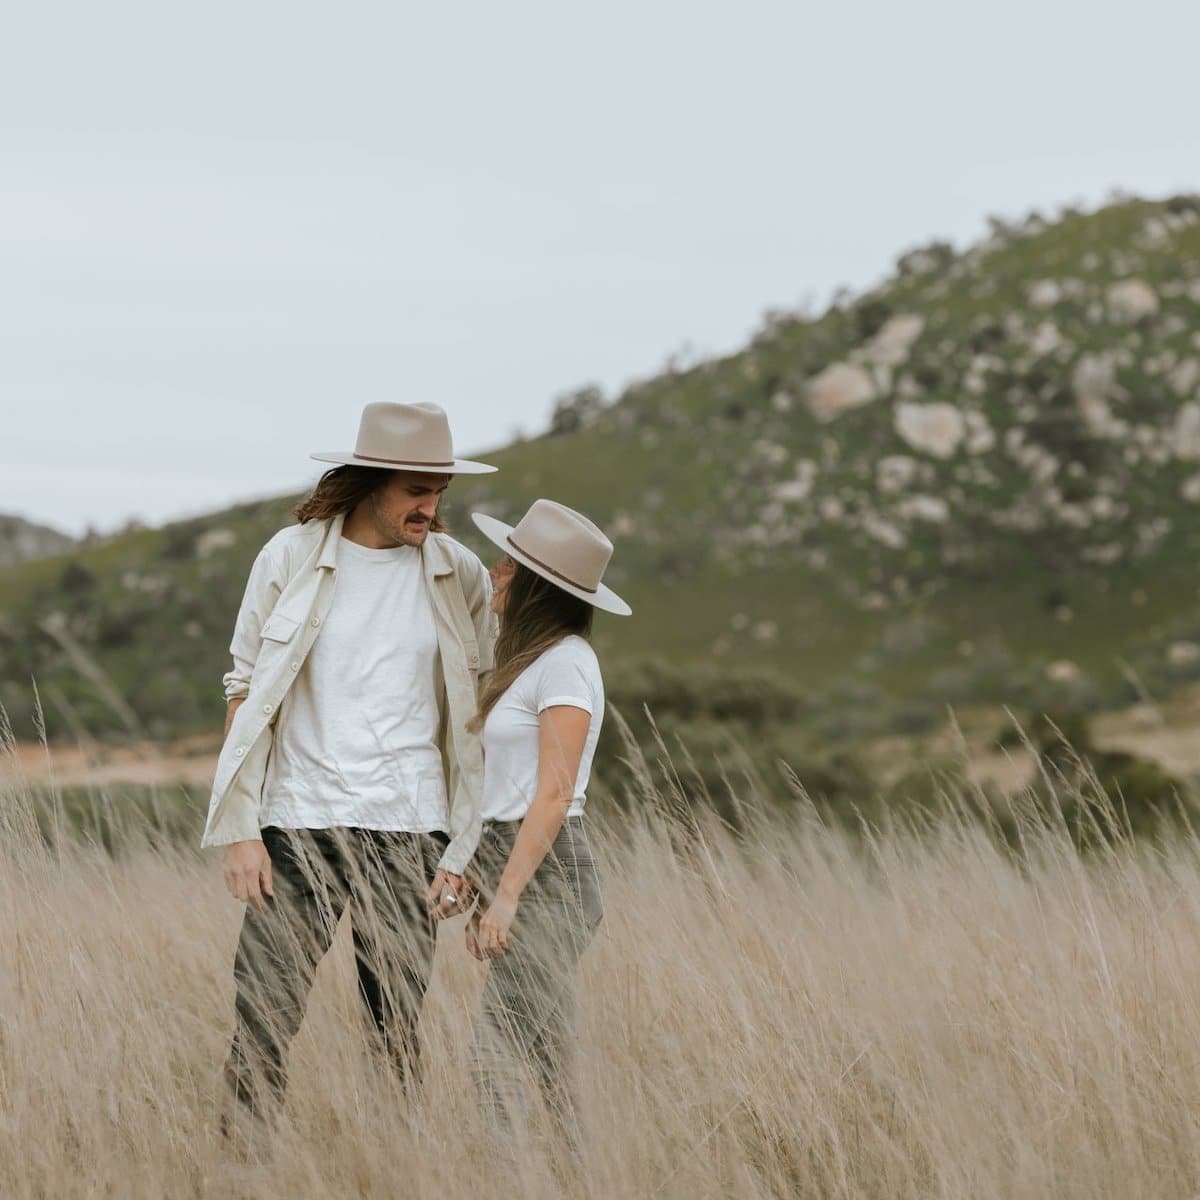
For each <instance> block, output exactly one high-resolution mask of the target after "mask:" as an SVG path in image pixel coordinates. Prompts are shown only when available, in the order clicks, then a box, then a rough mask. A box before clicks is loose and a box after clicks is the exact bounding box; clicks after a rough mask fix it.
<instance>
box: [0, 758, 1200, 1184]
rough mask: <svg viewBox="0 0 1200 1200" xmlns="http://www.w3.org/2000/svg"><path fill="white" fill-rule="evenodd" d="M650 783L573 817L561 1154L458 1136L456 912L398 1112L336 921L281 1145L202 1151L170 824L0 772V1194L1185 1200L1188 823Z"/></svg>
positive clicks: (298, 1055)
mask: <svg viewBox="0 0 1200 1200" xmlns="http://www.w3.org/2000/svg"><path fill="white" fill-rule="evenodd" d="M647 778H648V777H647V776H646V775H645V774H644V773H640V772H638V770H637V769H636V768H635V769H634V771H633V774H632V775H631V779H630V803H629V807H628V810H627V811H622V810H620V809H618V808H617V807H616V806H615V805H609V806H606V807H604V806H597V807H598V808H601V807H603V808H604V810H603V811H597V812H596V813H594V814H593V815H592V818H591V820H592V825H591V828H592V831H593V834H594V835H595V839H596V842H597V849H598V855H599V858H600V863H601V870H602V874H603V876H604V880H605V886H606V898H607V917H606V920H605V922H604V924H603V926H602V928H601V932H600V934H599V936H598V937H597V940H596V941H595V942H594V943H593V945H592V947H591V948H590V950H589V951H588V953H587V955H586V957H585V960H584V968H583V976H582V981H581V994H582V1002H583V1068H584V1080H585V1102H586V1103H585V1111H584V1115H585V1119H586V1123H587V1143H586V1146H585V1160H586V1163H585V1165H586V1170H585V1171H584V1172H583V1173H582V1174H580V1175H575V1176H572V1175H570V1174H569V1173H568V1174H564V1169H563V1167H562V1165H561V1162H560V1161H559V1160H558V1159H556V1158H555V1156H554V1155H553V1154H552V1153H551V1152H550V1151H549V1150H547V1149H540V1150H539V1149H535V1150H533V1151H531V1152H530V1153H528V1154H527V1156H526V1157H525V1159H524V1160H523V1162H522V1164H521V1166H520V1167H519V1168H518V1169H517V1170H516V1171H515V1172H514V1170H513V1168H512V1167H511V1165H510V1164H508V1163H506V1162H499V1161H497V1160H495V1159H493V1158H491V1157H489V1154H488V1152H487V1151H486V1149H485V1147H486V1142H485V1140H484V1138H483V1134H482V1129H481V1125H480V1120H479V1115H478V1113H477V1110H476V1105H475V1100H474V1094H473V1091H472V1087H471V1081H470V1075H469V1072H468V1062H467V1046H468V1041H469V1036H470V1027H471V1019H472V1012H473V1008H474V1005H475V1002H476V997H477V995H478V992H479V989H480V986H481V982H482V975H483V967H482V966H480V965H479V964H477V963H476V962H474V961H473V960H472V959H471V958H469V957H468V955H467V953H466V951H465V949H464V946H463V929H462V919H461V918H460V919H457V920H454V921H450V922H448V923H447V924H446V925H445V926H444V927H443V929H442V935H441V944H440V946H439V951H438V959H437V965H436V969H435V975H434V980H433V986H432V989H431V993H430V999H429V1003H428V1005H427V1008H426V1012H425V1016H424V1018H423V1026H424V1031H425V1036H426V1047H427V1058H426V1062H427V1077H426V1085H425V1090H424V1097H423V1101H422V1103H421V1105H420V1108H419V1110H418V1111H417V1112H416V1113H415V1115H412V1116H410V1115H409V1114H408V1113H407V1112H406V1110H405V1107H404V1106H403V1104H402V1103H401V1101H400V1098H399V1097H398V1096H397V1094H396V1093H395V1092H394V1090H393V1085H392V1083H391V1081H390V1079H389V1078H388V1076H387V1075H386V1073H385V1072H384V1071H382V1070H381V1069H380V1068H379V1067H378V1066H377V1065H376V1063H375V1062H374V1061H373V1060H372V1059H371V1058H370V1057H368V1055H367V1054H366V1052H365V1049H364V1046H363V1043H362V1041H361V1034H360V1032H359V1025H358V1020H357V1009H356V1005H357V1000H356V996H355V993H354V984H353V961H352V954H351V948H350V945H349V937H348V930H347V929H346V928H345V927H343V928H342V929H340V930H339V934H338V937H337V940H336V942H335V945H334V950H333V952H332V953H331V954H330V956H329V957H328V958H327V959H326V961H325V962H324V964H323V965H322V967H321V969H320V971H319V972H318V975H317V981H316V985H315V988H314V991H313V995H312V999H311V1003H310V1006H309V1011H308V1017H307V1019H306V1021H305V1024H304V1027H303V1029H302V1030H301V1033H300V1035H299V1037H298V1038H297V1040H296V1042H295V1043H294V1046H293V1051H292V1060H291V1062H292V1072H291V1086H290V1092H289V1100H288V1106H287V1113H286V1119H285V1122H284V1125H283V1128H282V1129H281V1131H280V1135H279V1141H278V1144H277V1150H276V1155H275V1158H274V1161H273V1162H272V1163H270V1164H267V1165H263V1166H257V1167H255V1166H246V1165H237V1164H233V1163H229V1162H226V1161H224V1159H223V1154H222V1145H221V1141H220V1139H219V1137H218V1133H217V1126H216V1112H217V1108H218V1098H219V1095H220V1068H221V1064H222V1060H223V1057H224V1055H225V1051H226V1048H227V1045H228V1038H229V1035H230V1031H231V1027H232V1000H233V986H232V978H231V964H232V958H233V951H234V945H235V941H236V937H237V931H238V926H239V921H240V916H241V909H240V906H239V905H238V904H236V903H235V902H234V901H233V900H231V899H230V898H229V897H228V896H227V895H226V894H225V891H224V888H223V885H222V882H221V877H220V870H219V866H218V863H217V860H216V858H215V856H212V857H210V856H209V855H208V854H207V853H205V854H202V853H201V852H199V851H198V850H196V849H195V848H194V844H195V841H196V839H197V837H198V824H197V828H196V829H195V830H194V831H193V832H194V833H195V835H196V836H193V837H191V838H190V839H184V840H180V839H179V838H178V837H174V836H172V837H167V838H162V837H155V836H152V835H151V834H149V833H147V832H146V831H144V830H143V831H139V828H138V827H137V826H136V823H133V824H131V825H130V826H129V827H128V828H125V829H124V830H123V831H122V836H121V838H120V839H118V841H117V843H116V844H115V845H110V846H108V847H106V846H104V845H102V844H99V843H98V842H96V841H94V840H93V841H89V840H88V839H87V838H86V837H80V836H78V835H77V834H72V833H69V832H68V831H67V830H66V828H65V826H66V825H67V824H69V821H68V819H67V814H66V813H65V811H64V810H63V809H62V807H61V805H60V804H58V803H57V801H56V797H55V796H54V793H53V792H52V791H50V792H44V791H39V790H37V789H35V788H34V787H33V786H32V785H30V784H29V783H28V782H26V781H24V780H23V779H22V777H21V776H20V775H19V774H18V773H17V772H16V771H15V770H14V769H13V768H12V764H11V762H10V763H9V764H8V769H7V770H6V769H5V767H4V766H3V765H2V764H0V813H2V819H0V928H2V930H3V933H2V934H0V1196H3V1197H5V1198H6V1200H8V1198H12V1200H17V1198H19V1197H46V1196H54V1197H63V1198H67V1197H99V1196H106V1197H108V1196H111V1197H172V1198H174V1197H188V1196H222V1197H240V1196H246V1197H280V1198H282V1197H289V1198H291V1197H297V1196H302V1197H309V1196H312V1197H316V1196H327V1195H328V1196H358V1195H362V1196H369V1197H394V1196H401V1195H403V1196H420V1197H438V1198H443V1197H446V1198H448V1197H454V1198H456V1200H462V1198H464V1197H472V1196H489V1197H494V1196H521V1197H525V1196H531V1197H543V1196H544V1197H551V1196H559V1195H579V1196H591V1197H621V1198H624V1197H659V1196H661V1197H686V1198H687V1200H699V1198H701V1197H730V1196H733V1197H768V1196H770V1197H779V1196H800V1197H814V1198H816V1197H821V1198H829V1197H881V1198H882V1197H887V1198H889V1200H890V1198H896V1197H933V1196H936V1197H972V1198H984V1197H993V1196H995V1197H1040V1196H1046V1197H1050V1196H1053V1197H1058V1198H1069V1197H1080V1198H1083V1197H1087V1198H1088V1200H1095V1198H1096V1197H1144V1198H1151V1197H1172V1198H1178V1197H1187V1196H1191V1195H1193V1194H1194V1193H1195V1192H1196V1191H1197V1189H1200V841H1198V840H1197V837H1196V836H1195V835H1194V834H1193V833H1191V832H1189V831H1188V830H1187V829H1186V828H1185V829H1183V831H1181V832H1174V833H1171V834H1170V835H1164V836H1163V837H1161V838H1160V839H1157V840H1156V839H1153V838H1143V839H1140V840H1137V841H1134V840H1132V839H1130V838H1127V837H1124V836H1122V835H1121V833H1120V817H1119V814H1118V810H1119V805H1117V806H1113V807H1110V806H1107V805H1106V804H1105V803H1104V802H1103V801H1101V802H1100V803H1098V804H1097V803H1096V802H1095V801H1094V800H1090V799H1089V800H1088V804H1089V805H1090V808H1089V812H1090V813H1091V815H1092V817H1093V818H1094V820H1095V821H1096V823H1097V826H1098V827H1100V828H1104V829H1107V830H1108V836H1106V837H1096V838H1094V839H1092V842H1093V845H1092V848H1090V849H1089V850H1087V851H1086V852H1082V853H1081V852H1080V851H1079V850H1078V849H1077V848H1076V845H1077V842H1078V839H1077V837H1075V836H1074V835H1073V833H1072V831H1071V829H1070V828H1069V827H1068V826H1067V825H1066V824H1064V823H1063V822H1062V821H1060V820H1059V819H1058V818H1057V817H1056V815H1055V810H1054V806H1053V805H1052V806H1051V807H1050V809H1049V811H1048V812H1047V810H1046V809H1045V807H1044V806H1042V807H1035V806H1034V805H1033V804H1032V802H1030V803H1028V804H1026V803H1022V802H1020V801H1018V802H1015V803H1014V806H1013V810H1012V813H1011V814H1010V816H1011V821H1012V825H1011V827H1010V828H1009V831H1008V836H1006V837H1001V836H999V835H998V834H997V833H996V831H995V826H994V823H993V822H992V821H991V820H990V818H989V816H988V815H987V813H986V812H985V811H984V808H985V806H984V805H983V804H982V801H981V800H980V799H979V798H977V797H975V796H973V795H972V794H971V793H970V791H969V790H967V789H965V788H962V789H955V788H953V787H951V788H949V789H948V790H947V792H946V794H945V795H944V797H943V799H942V801H941V802H940V804H939V805H938V806H937V808H936V810H934V811H930V812H928V813H927V815H925V816H923V817H919V818H914V817H912V816H908V817H905V819H904V820H903V821H900V820H896V821H884V822H883V823H882V824H881V825H875V826H873V827H869V828H862V827H860V828H857V829H856V828H853V827H847V826H845V825H842V824H838V823H833V822H829V821H826V820H825V819H824V817H823V816H822V814H821V812H820V811H819V809H818V807H817V806H815V805H814V804H812V803H810V802H809V801H808V800H807V799H806V798H805V797H804V795H803V794H802V792H801V791H799V790H798V791H797V795H796V797H795V801H794V804H793V805H792V807H791V810H790V811H788V812H782V811H780V810H779V809H778V808H777V807H776V808H769V807H767V806H766V805H762V806H760V805H758V804H757V803H756V802H755V801H754V798H753V796H748V797H743V799H744V801H745V802H744V804H743V805H742V806H741V808H740V810H739V818H740V820H739V827H738V828H737V829H736V830H735V829H733V828H731V827H730V826H729V825H726V824H723V823H722V822H721V821H720V820H719V818H718V817H716V816H715V815H713V814H712V813H708V814H707V815H700V816H697V815H695V813H689V811H688V810H687V809H686V807H685V806H684V805H683V804H682V803H681V802H680V798H679V797H678V796H674V795H672V794H671V793H670V790H669V789H668V791H667V792H665V793H664V792H662V791H655V790H654V789H653V788H651V787H650V786H649V785H648V783H647ZM748 786H749V785H748ZM734 787H735V790H736V788H737V784H736V783H735V784H734ZM172 803H173V801H172V798H171V796H170V794H169V793H164V794H163V795H161V796H160V797H158V804H159V805H160V806H166V807H168V808H169V807H170V806H171V804H172ZM97 804H98V805H100V806H101V807H102V805H103V797H100V798H98V799H97ZM177 815H178V814H177ZM184 816H185V817H186V814H184ZM197 821H198V816H197ZM183 823H184V825H186V824H187V822H186V820H184V822H183ZM1014 830H1015V836H1014V835H1013V831H1014Z"/></svg>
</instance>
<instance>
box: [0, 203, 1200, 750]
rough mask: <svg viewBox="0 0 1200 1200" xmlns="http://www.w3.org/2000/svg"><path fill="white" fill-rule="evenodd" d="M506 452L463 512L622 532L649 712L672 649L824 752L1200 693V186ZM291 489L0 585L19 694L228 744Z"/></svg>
mask: <svg viewBox="0 0 1200 1200" xmlns="http://www.w3.org/2000/svg"><path fill="white" fill-rule="evenodd" d="M452 407H453V406H452V405H451V409H452ZM488 458H489V461H493V462H496V463H497V464H498V465H500V466H501V468H502V470H501V472H500V473H499V474H497V475H495V476H489V477H486V478H482V477H480V478H471V477H463V478H461V479H459V480H457V481H456V482H455V484H454V486H453V487H452V488H451V490H450V493H449V499H448V515H449V519H450V522H451V525H452V527H453V528H454V529H455V530H456V531H457V532H458V533H459V534H460V535H461V536H462V538H463V540H464V541H466V542H468V543H469V544H471V545H472V546H474V547H475V548H476V549H478V550H479V551H480V552H481V553H484V554H486V553H487V552H488V551H487V548H486V546H485V544H484V543H483V542H482V540H481V539H478V538H476V537H475V536H474V529H473V526H471V525H470V522H469V520H468V519H467V517H466V512H467V511H468V510H469V509H471V508H474V507H481V508H486V509H487V510H489V511H491V512H493V513H495V514H496V515H499V516H503V517H510V518H515V517H516V515H517V514H518V513H519V512H520V511H522V510H523V509H524V506H525V505H526V504H527V503H528V501H529V500H531V499H533V498H534V497H536V496H550V497H553V498H555V499H559V500H562V501H564V502H566V503H568V504H571V505H574V506H577V507H579V508H581V509H583V510H584V511H586V512H587V513H588V514H589V515H591V516H593V517H594V518H595V519H596V520H598V521H599V522H600V523H601V524H602V525H603V526H605V527H606V528H607V529H609V530H610V531H611V532H612V534H613V536H614V540H615V541H616V542H617V543H618V550H617V554H616V557H615V559H614V563H613V566H612V568H611V576H610V578H611V582H612V584H613V586H615V587H616V588H617V589H618V590H620V591H621V592H623V593H624V594H626V595H628V597H629V599H630V600H631V602H632V604H633V606H634V609H635V617H634V618H633V619H632V620H630V621H625V622H618V621H616V620H603V619H602V620H601V621H600V622H599V631H598V642H599V644H600V647H601V649H602V651H603V652H605V653H606V655H607V657H608V661H610V662H612V663H613V664H614V677H615V678H618V679H620V678H621V677H622V671H624V673H625V674H624V678H626V679H627V680H628V681H629V687H630V689H631V697H632V689H634V688H635V687H636V686H640V685H642V684H645V683H646V679H647V676H646V675H645V672H644V671H643V670H642V669H641V668H640V667H639V666H638V664H640V663H643V661H644V660H645V659H646V658H647V657H655V658H662V659H664V660H667V661H668V662H671V663H675V664H681V665H683V666H685V667H691V668H695V667H696V666H697V665H698V664H706V665H710V666H713V667H715V668H719V669H718V670H716V671H715V672H714V671H707V673H705V674H703V675H698V674H696V673H695V672H694V671H692V673H691V674H687V680H686V682H685V683H679V684H678V686H680V687H685V688H691V689H693V690H695V689H697V688H700V689H705V688H708V689H716V690H721V689H722V688H724V687H726V686H734V685H727V684H725V683H723V682H722V680H723V679H725V678H726V675H727V673H729V672H734V673H736V672H743V673H744V672H746V671H747V670H750V671H757V670H762V671H766V672H768V673H771V674H773V676H774V677H775V679H776V681H777V683H776V684H774V685H770V686H777V687H778V689H779V694H781V695H783V694H786V695H787V696H789V697H792V699H793V700H794V701H795V702H796V703H797V704H799V705H800V706H801V708H802V710H803V712H804V713H805V714H806V717H805V720H806V723H807V725H808V726H809V727H811V728H812V729H814V730H817V731H819V732H821V733H822V734H823V735H825V736H831V735H839V734H845V735H853V734H855V733H862V732H872V731H877V730H881V729H905V728H913V729H915V728H920V727H922V726H923V725H925V724H927V723H928V722H929V721H930V720H932V719H934V717H935V716H936V714H937V713H938V712H939V711H940V710H941V707H942V706H943V705H944V703H945V702H947V701H951V702H955V703H966V702H974V701H992V702H996V701H1001V702H1005V703H1009V704H1012V705H1015V706H1018V707H1022V706H1026V707H1039V706H1048V705H1056V706H1059V705H1073V706H1076V707H1085V708H1086V707H1095V706H1102V705H1108V704H1113V703H1117V702H1120V701H1123V700H1126V699H1128V698H1129V697H1130V695H1131V694H1132V693H1134V692H1135V691H1136V689H1137V688H1138V687H1140V686H1145V687H1147V688H1150V689H1151V690H1155V689H1158V688H1163V687H1166V686H1169V685H1170V684H1172V683H1173V682H1176V681H1182V680H1186V679H1190V678H1194V677H1197V676H1200V614H1198V613H1197V611H1196V603H1195V601H1196V597H1197V579H1196V571H1195V568H1194V566H1193V564H1194V562H1195V561H1196V558H1197V554H1200V522H1198V521H1197V514H1198V513H1200V199H1198V198H1195V197H1175V198H1173V199H1170V200H1167V201H1163V202H1149V201H1130V202H1123V203H1120V204H1115V205H1112V206H1110V207H1107V208H1105V209H1102V210H1101V211H1098V212H1095V213H1066V214H1063V215H1062V216H1060V217H1059V218H1058V219H1056V220H1054V221H1053V222H1047V221H1044V220H1042V219H1040V218H1037V217H1030V218H1028V219H1027V220H1025V221H1022V222H1019V223H1016V224H1014V225H1005V224H1003V223H1001V222H994V223H993V229H992V231H991V234H990V235H989V236H988V237H987V238H986V239H985V240H983V241H981V242H980V243H979V244H977V245H975V246H972V247H970V248H969V249H967V250H965V251H962V252H956V251H955V250H953V249H952V248H951V247H949V246H946V245H941V244H935V245H931V246H928V247H924V248H921V249H919V250H915V251H911V252H909V253H907V254H906V255H904V256H903V257H902V258H901V259H900V260H899V262H898V264H897V268H896V270H895V272H894V274H893V275H892V277H891V278H889V279H888V280H887V281H886V282H885V283H884V284H882V285H881V286H880V287H878V288H877V289H875V290H874V291H872V292H871V293H869V294H866V295H862V296H858V297H853V298H847V299H845V301H844V302H841V303H837V304H835V305H833V306H832V307H830V308H829V309H828V310H827V311H826V312H824V313H822V314H821V315H819V316H814V317H808V316H805V315H800V314H775V315H773V316H771V317H770V318H769V319H768V320H767V321H766V322H765V323H764V327H763V328H762V330H761V331H760V332H759V333H758V335H757V336H756V337H755V338H754V339H753V341H752V343H751V344H750V345H749V346H747V347H746V348H745V349H744V350H743V351H741V352H739V353H737V354H733V355H731V356H729V357H726V358H721V359H715V360H711V361H707V362H704V363H701V364H698V365H696V366H694V367H691V368H690V369H687V370H672V371H667V372H665V373H663V374H661V375H659V376H657V377H655V378H653V379H649V380H646V381H644V382H641V383H638V384H637V385H635V386H632V387H630V388H628V389H627V390H626V392H625V394H624V395H622V396H621V397H619V398H618V399H617V400H615V401H614V402H612V403H604V402H602V401H601V400H600V399H599V398H598V397H597V396H596V394H595V393H594V392H590V391H584V392H582V393H580V394H579V395H578V396H576V397H574V398H571V399H568V400H567V401H564V402H563V403H562V404H561V405H560V407H559V409H558V411H557V412H556V414H555V420H554V431H552V432H550V433H547V434H546V435H544V436H541V437H538V438H535V439H530V440H527V441H522V442H518V443H516V444H513V445H511V446H508V447H505V448H503V449H500V450H497V451H495V452H493V453H492V454H491V455H489V456H488ZM293 500H294V498H293V497H288V498H281V499H280V500H278V501H272V502H269V503H263V504H257V505H249V506H242V507H239V508H235V509H230V510H227V511H224V512H220V513H215V514H212V515H210V516H207V517H204V518H202V519H199V520H193V521H188V522H182V523H178V524H174V525H170V526H167V527H165V528H162V529H156V530H145V531H139V532H133V533H129V534H126V535H123V536H120V537H117V538H114V539H111V540H109V541H107V542H105V543H102V544H100V545H97V546H93V547H90V548H86V549H83V550H81V551H78V552H74V553H72V554H71V555H69V556H63V557H57V558H47V559H43V560H40V561H37V562H33V563H28V564H23V565H18V566H14V567H9V568H6V569H4V570H3V571H0V701H2V702H3V703H4V705H5V706H6V707H7V708H8V710H9V711H10V713H11V714H12V715H13V717H14V720H15V721H16V722H17V723H18V724H19V725H20V724H21V723H27V722H28V720H29V712H30V687H29V679H30V677H31V676H36V678H37V680H38V683H39V686H40V687H41V688H42V691H43V699H44V701H46V708H47V711H48V717H49V720H50V721H51V723H52V731H53V732H59V733H67V732H70V729H69V726H70V724H71V723H72V721H74V720H78V721H80V722H82V723H83V724H84V725H85V726H86V727H87V728H89V729H91V730H92V731H97V730H101V731H102V730H105V729H118V728H122V727H130V728H133V727H137V728H141V729H144V730H146V731H148V732H151V733H155V734H163V733H167V732H182V731H187V730H194V729H200V728H206V727H207V728H212V727H215V726H216V725H217V723H218V722H219V720H220V715H221V696H220V676H221V674H222V672H223V671H224V670H225V669H226V666H227V658H226V646H227V643H228V640H229V634H230V631H231V624H232V620H233V616H234V613H235V611H236V608H237V604H238V601H239V598H240V595H241V589H242V586H243V583H244V580H245V575H246V571H247V569H248V567H249V564H250V561H251V559H252V558H253V556H254V554H255V552H256V551H257V549H258V548H259V546H260V545H261V544H262V542H263V541H265V540H266V538H267V537H269V536H270V534H271V533H272V532H274V531H275V529H277V528H278V527H279V526H280V525H281V524H284V523H286V522H287V520H288V519H289V518H288V516H287V512H288V509H289V507H290V505H291V503H292V502H293ZM97 668H98V669H97ZM638 672H641V673H638ZM685 674H686V672H685ZM103 678H107V679H109V680H111V683H112V685H113V688H115V690H116V691H117V692H119V693H120V695H121V696H123V697H124V698H125V699H126V700H127V702H128V705H129V710H128V711H125V712H124V713H123V715H122V710H121V708H120V706H119V705H114V702H113V697H112V695H110V694H106V689H105V685H104V683H103ZM656 678H657V680H658V685H657V686H659V687H660V690H661V688H662V686H664V685H663V683H662V679H663V676H662V674H661V672H660V674H659V675H658V676H656ZM751 678H754V679H757V680H758V681H759V682H758V684H756V685H755V686H761V687H763V688H767V689H768V690H770V686H769V685H768V683H767V682H765V681H766V679H767V676H751ZM1135 680H1136V681H1137V682H1136V683H1135V682H1133V681H1135ZM738 686H740V685H738ZM668 707H669V705H668ZM706 711H707V710H706Z"/></svg>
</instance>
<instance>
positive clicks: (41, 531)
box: [0, 513, 76, 569]
mask: <svg viewBox="0 0 1200 1200" xmlns="http://www.w3.org/2000/svg"><path fill="white" fill-rule="evenodd" d="M75 545H76V541H75V539H74V538H73V537H71V536H69V535H68V534H65V533H60V532H59V531H58V530H57V529H51V528H50V527H49V526H47V525H39V524H37V523H36V522H34V521H27V520H25V518H24V517H17V516H13V515H11V514H9V513H0V569H2V568H4V567H8V566H13V565H14V564H16V563H22V562H31V561H32V560H33V559H35V558H45V557H46V556H47V555H49V554H65V553H66V552H67V551H68V550H70V549H71V548H72V547H74V546H75Z"/></svg>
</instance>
